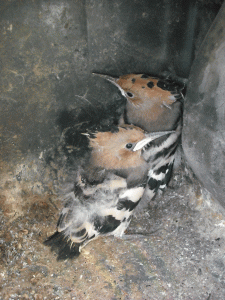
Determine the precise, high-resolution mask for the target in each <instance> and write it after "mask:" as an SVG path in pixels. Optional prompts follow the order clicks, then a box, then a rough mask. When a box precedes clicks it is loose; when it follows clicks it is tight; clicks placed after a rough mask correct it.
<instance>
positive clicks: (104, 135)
mask: <svg viewBox="0 0 225 300" xmlns="http://www.w3.org/2000/svg"><path fill="white" fill-rule="evenodd" d="M144 138H145V134H144V131H143V130H141V129H140V128H138V127H135V126H129V125H126V126H125V127H119V130H118V132H117V133H115V132H114V133H112V132H98V133H96V135H95V138H90V146H91V148H92V156H91V161H90V164H91V165H95V166H98V167H101V168H104V169H112V170H113V169H115V168H117V169H125V168H128V167H130V166H131V167H133V168H136V167H139V166H141V165H142V164H146V162H145V161H144V159H143V157H142V156H141V150H139V151H135V152H133V151H130V150H129V149H127V148H126V145H127V144H128V143H130V144H136V143H137V142H138V141H140V140H142V139H144Z"/></svg>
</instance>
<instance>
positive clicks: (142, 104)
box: [96, 74, 184, 199]
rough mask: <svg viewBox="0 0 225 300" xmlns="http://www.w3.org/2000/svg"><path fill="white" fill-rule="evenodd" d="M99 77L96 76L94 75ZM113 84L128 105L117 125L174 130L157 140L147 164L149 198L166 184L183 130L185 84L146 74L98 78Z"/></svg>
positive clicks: (148, 130)
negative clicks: (124, 124) (153, 152)
mask: <svg viewBox="0 0 225 300" xmlns="http://www.w3.org/2000/svg"><path fill="white" fill-rule="evenodd" d="M96 75H98V74H96ZM99 76H101V77H103V78H105V79H107V80H108V81H110V82H112V83H113V84H114V85H115V86H117V87H118V88H119V90H120V91H121V93H122V95H123V96H124V97H126V99H127V103H126V107H125V110H124V113H123V116H122V117H121V119H120V124H123V123H126V124H134V125H135V126H139V127H140V128H142V129H144V130H145V131H147V132H154V131H164V130H174V133H172V134H170V135H167V136H164V137H162V138H161V139H158V140H157V143H156V144H155V153H156V156H158V159H157V157H156V156H154V155H153V154H151V157H149V158H147V159H146V160H147V161H148V163H149V172H148V178H149V179H148V188H147V189H146V193H145V194H146V195H148V199H152V198H153V197H154V195H155V193H156V191H157V190H158V189H159V188H160V189H163V188H165V187H166V186H167V185H168V182H169V180H170V178H171V174H172V168H173V163H174V154H175V151H176V148H177V146H178V144H179V142H180V137H181V130H182V113H183V94H182V91H183V90H184V83H181V82H178V81H176V80H173V79H171V78H156V77H151V76H148V75H145V74H128V75H122V76H120V77H119V78H113V77H110V76H108V75H99Z"/></svg>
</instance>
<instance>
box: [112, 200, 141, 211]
mask: <svg viewBox="0 0 225 300" xmlns="http://www.w3.org/2000/svg"><path fill="white" fill-rule="evenodd" d="M139 202H140V200H139V201H137V202H133V201H131V200H128V199H124V200H120V201H119V202H118V204H117V209H118V210H122V209H123V208H125V210H129V211H132V210H134V209H135V207H136V206H137V205H138V203H139Z"/></svg>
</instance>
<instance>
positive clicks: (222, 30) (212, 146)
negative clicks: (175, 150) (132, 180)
mask: <svg viewBox="0 0 225 300" xmlns="http://www.w3.org/2000/svg"><path fill="white" fill-rule="evenodd" d="M224 57H225V4H224V5H223V7H222V8H221V10H220V12H219V14H218V16H217V18H216V20H215V21H214V23H213V25H212V27H211V29H210V31H209V33H208V34H207V36H206V38H205V40H204V42H203V44H202V46H201V49H200V51H199V53H198V56H197V58H196V60H195V61H194V63H193V66H192V70H191V73H190V77H189V83H188V90H187V97H186V100H185V111H184V128H183V148H184V153H185V155H186V157H187V160H188V163H189V164H190V166H191V167H192V169H193V170H194V172H195V174H196V175H197V176H198V178H199V179H200V180H201V182H202V183H203V184H204V186H205V187H206V188H207V189H208V190H209V191H210V192H211V193H212V194H213V195H214V197H215V198H216V199H217V200H219V201H220V203H221V204H222V206H223V207H225V101H224V99H225V90H224V87H225V71H224V70H225V58H224Z"/></svg>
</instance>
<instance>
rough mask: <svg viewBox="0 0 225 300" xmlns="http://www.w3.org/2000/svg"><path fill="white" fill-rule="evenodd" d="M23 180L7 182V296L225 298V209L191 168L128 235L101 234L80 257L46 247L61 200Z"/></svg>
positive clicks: (2, 282)
mask: <svg viewBox="0 0 225 300" xmlns="http://www.w3.org/2000/svg"><path fill="white" fill-rule="evenodd" d="M19 184H20V182H19V181H18V178H17V179H16V178H15V177H13V174H11V178H10V176H9V177H8V180H7V181H6V182H3V181H2V182H1V187H2V189H1V200H0V201H1V203H0V204H1V208H2V209H1V211H0V213H1V215H0V218H1V219H0V220H1V221H0V222H1V236H0V255H1V256H0V261H1V272H0V299H1V300H3V299H4V300H9V299H11V300H12V299H35V300H41V299H104V300H105V299H112V300H116V299H117V300H119V299H123V300H125V299H126V300H131V299H135V300H136V299H143V300H144V299H146V300H147V299H152V300H169V299H171V300H172V299H174V300H179V299H181V300H188V299H190V300H209V299H210V300H220V299H221V300H224V297H225V251H224V250H225V242H224V240H225V219H224V215H225V214H224V212H222V211H221V208H220V207H219V206H218V204H217V203H216V202H214V201H213V199H212V198H210V195H209V194H208V193H207V192H206V191H205V190H204V189H202V188H201V186H200V184H199V183H198V182H197V179H196V178H195V177H194V176H193V175H192V173H191V171H190V170H188V169H187V168H186V167H184V166H183V167H180V169H179V170H176V172H175V174H174V176H173V179H172V181H171V183H170V187H169V188H168V189H167V190H166V191H165V192H164V193H163V194H162V195H157V197H156V199H155V200H154V201H153V202H152V203H151V205H149V207H148V209H146V210H145V211H139V212H138V214H137V215H136V216H135V217H133V220H132V222H131V224H130V227H129V228H128V231H127V235H126V236H124V238H123V239H117V238H113V237H104V238H99V239H97V240H96V241H93V242H91V243H90V244H89V245H87V246H86V247H85V248H84V249H83V251H82V253H81V255H80V256H79V258H78V259H74V260H72V261H70V260H67V261H60V262H58V261H57V260H56V255H55V254H54V253H52V252H50V250H49V248H48V247H45V246H44V245H43V241H44V240H45V239H46V237H47V236H49V235H50V234H52V233H53V232H54V230H55V226H56V222H57V219H58V216H59V212H60V209H61V207H62V203H61V201H60V199H57V197H56V195H54V194H47V193H43V194H41V193H39V194H38V193H35V192H33V193H32V194H31V193H29V192H27V190H26V189H25V188H24V190H23V186H19ZM19 190H20V196H21V198H22V199H23V202H22V204H21V205H20V206H19V205H18V207H17V204H16V203H14V202H13V197H12V194H13V191H15V193H16V191H17V193H18V191H19ZM14 201H15V199H14Z"/></svg>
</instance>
